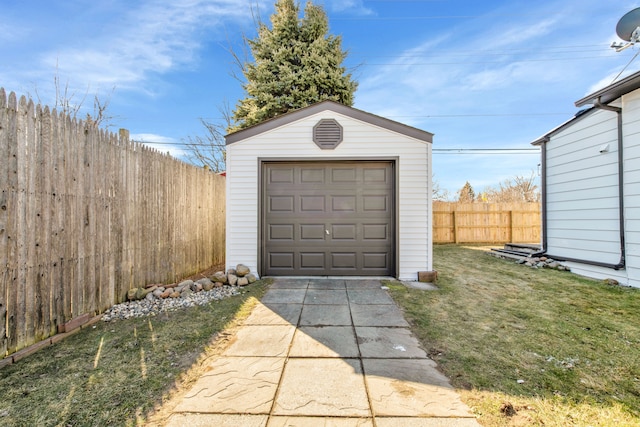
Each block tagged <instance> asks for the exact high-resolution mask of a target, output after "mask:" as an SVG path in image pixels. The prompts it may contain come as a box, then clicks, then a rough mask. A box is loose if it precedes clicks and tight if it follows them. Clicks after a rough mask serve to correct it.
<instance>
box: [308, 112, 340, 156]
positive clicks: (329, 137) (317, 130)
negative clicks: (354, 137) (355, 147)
mask: <svg viewBox="0 0 640 427" xmlns="http://www.w3.org/2000/svg"><path fill="white" fill-rule="evenodd" d="M313 142H315V143H316V145H317V146H318V147H320V148H322V149H323V150H332V149H334V148H336V147H337V146H338V144H340V143H341V142H342V126H340V123H338V122H337V121H335V120H334V119H322V120H320V121H319V122H318V123H317V124H316V125H315V126H314V127H313Z"/></svg>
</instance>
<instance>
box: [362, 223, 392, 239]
mask: <svg viewBox="0 0 640 427" xmlns="http://www.w3.org/2000/svg"><path fill="white" fill-rule="evenodd" d="M387 239H389V225H388V224H386V223H385V224H363V225H362V240H364V241H371V240H387Z"/></svg>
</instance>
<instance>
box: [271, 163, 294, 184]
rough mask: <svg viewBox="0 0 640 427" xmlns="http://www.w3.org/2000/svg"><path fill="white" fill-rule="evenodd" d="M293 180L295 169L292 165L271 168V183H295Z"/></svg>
mask: <svg viewBox="0 0 640 427" xmlns="http://www.w3.org/2000/svg"><path fill="white" fill-rule="evenodd" d="M293 180H294V169H293V168H292V167H291V168H278V169H271V170H270V172H269V183H289V184H293Z"/></svg>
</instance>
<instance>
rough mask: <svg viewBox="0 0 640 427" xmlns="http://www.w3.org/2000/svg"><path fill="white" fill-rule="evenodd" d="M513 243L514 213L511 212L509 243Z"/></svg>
mask: <svg viewBox="0 0 640 427" xmlns="http://www.w3.org/2000/svg"><path fill="white" fill-rule="evenodd" d="M511 242H513V211H509V241H508V242H507V243H511Z"/></svg>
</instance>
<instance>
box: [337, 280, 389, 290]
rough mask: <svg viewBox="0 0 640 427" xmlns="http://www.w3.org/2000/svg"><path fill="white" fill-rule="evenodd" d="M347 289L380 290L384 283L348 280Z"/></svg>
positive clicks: (346, 282)
mask: <svg viewBox="0 0 640 427" xmlns="http://www.w3.org/2000/svg"><path fill="white" fill-rule="evenodd" d="M345 285H346V286H347V289H380V287H381V286H382V282H381V281H380V280H373V279H366V280H346V281H345Z"/></svg>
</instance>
